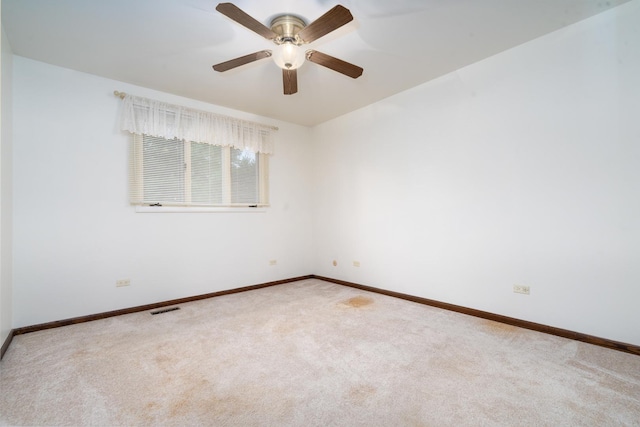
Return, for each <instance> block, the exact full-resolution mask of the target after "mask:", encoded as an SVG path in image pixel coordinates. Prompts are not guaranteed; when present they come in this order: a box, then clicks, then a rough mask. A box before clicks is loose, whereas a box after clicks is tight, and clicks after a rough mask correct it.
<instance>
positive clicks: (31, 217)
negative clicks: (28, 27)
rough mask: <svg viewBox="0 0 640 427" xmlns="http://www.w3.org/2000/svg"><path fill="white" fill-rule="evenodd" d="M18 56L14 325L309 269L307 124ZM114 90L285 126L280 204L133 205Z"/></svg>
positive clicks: (274, 182)
mask: <svg viewBox="0 0 640 427" xmlns="http://www.w3.org/2000/svg"><path fill="white" fill-rule="evenodd" d="M13 61H14V77H13V79H14V111H13V114H14V159H13V160H14V209H15V210H14V214H15V216H14V240H13V243H14V306H13V310H14V316H13V323H14V324H13V327H14V328H15V327H21V326H25V325H33V324H37V323H41V322H48V321H53V320H60V319H65V318H69V317H75V316H81V315H87V314H93V313H99V312H103V311H108V310H114V309H120V308H126V307H131V306H136V305H141V304H148V303H153V302H157V301H165V300H169V299H173V298H179V297H186V296H192V295H199V294H204V293H209V292H215V291H219V290H226V289H231V288H235V287H240V286H246V285H253V284H258V283H263V282H267V281H272V280H279V279H285V278H291V277H297V276H300V275H306V274H310V273H311V271H312V269H313V268H312V265H313V264H312V262H313V260H312V251H311V247H312V241H311V236H312V232H311V225H312V216H311V203H310V200H311V199H310V195H309V187H310V186H311V178H312V176H311V172H310V170H311V160H310V156H309V154H310V144H309V142H308V139H309V135H310V134H309V129H307V128H304V127H300V126H295V125H291V124H287V123H282V122H277V121H274V120H270V119H266V118H262V117H255V116H252V115H249V114H246V113H242V112H237V111H231V110H227V109H223V108H221V107H216V106H213V105H209V104H205V103H201V102H196V101H193V100H189V99H185V98H180V97H177V96H173V95H169V94H165V93H160V92H155V91H152V90H149V89H144V88H141V87H136V86H132V85H129V84H125V83H122V82H117V81H112V80H107V79H104V78H100V77H96V76H92V75H88V74H83V73H79V72H75V71H71V70H68V69H63V68H58V67H54V66H51V65H47V64H44V63H41V62H36V61H33V60H29V59H26V58H22V57H19V56H14V58H13ZM114 90H119V91H125V92H128V93H131V94H134V95H139V96H145V97H150V98H155V99H160V100H163V101H166V102H172V103H176V104H181V105H186V106H188V107H192V108H199V109H203V110H208V111H213V112H216V113H221V114H228V115H233V116H235V117H240V118H244V119H248V120H255V121H259V122H262V123H267V124H273V125H276V126H279V127H280V130H279V132H278V134H277V143H276V153H275V155H273V156H272V158H271V160H270V170H271V176H270V178H271V179H270V188H271V193H270V196H271V197H270V201H271V205H272V206H271V208H269V209H268V210H267V212H265V213H200V214H176V213H173V214H170V213H164V214H149V213H135V212H134V209H133V207H131V206H130V205H129V203H128V200H127V172H128V169H127V164H128V163H127V161H128V158H127V147H128V141H129V135H128V134H126V133H123V132H121V131H119V130H118V126H117V122H118V114H119V108H120V105H121V101H120V99H118V98H116V97H115V96H114V95H113V91H114ZM272 259H277V262H278V264H277V265H276V266H269V260H272ZM125 278H128V279H130V280H131V286H130V287H124V288H116V287H115V281H116V280H117V279H125Z"/></svg>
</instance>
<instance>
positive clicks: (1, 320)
mask: <svg viewBox="0 0 640 427" xmlns="http://www.w3.org/2000/svg"><path fill="white" fill-rule="evenodd" d="M0 39H1V44H0V46H1V47H0V345H2V344H3V343H4V341H5V339H6V338H7V336H8V335H9V332H10V331H11V329H12V325H11V316H12V312H13V310H12V270H13V268H12V240H13V238H12V235H13V231H12V218H13V215H12V208H13V205H12V132H11V129H12V114H11V113H12V96H11V94H12V87H11V86H12V75H13V73H12V69H13V61H12V59H13V56H12V52H11V46H10V45H9V42H8V40H7V36H6V34H5V33H4V29H0Z"/></svg>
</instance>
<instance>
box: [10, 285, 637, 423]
mask: <svg viewBox="0 0 640 427" xmlns="http://www.w3.org/2000/svg"><path fill="white" fill-rule="evenodd" d="M0 425H96V426H98V425H105V426H106V425H109V426H138V425H139V426H144V425H154V426H158V425H167V426H172V425H175V426H178V425H179V426H189V425H193V426H200V425H202V426H205V425H206V426H454V425H455V426H462V425H473V426H605V425H607V426H608V425H616V426H617V425H629V426H632V425H636V426H637V425H640V357H638V356H635V355H631V354H626V353H622V352H617V351H614V350H609V349H606V348H601V347H597V346H593V345H589V344H585V343H581V342H577V341H571V340H568V339H564V338H559V337H555V336H551V335H546V334H542V333H538V332H534V331H529V330H525V329H520V328H516V327H512V326H507V325H504V324H500V323H496V322H492V321H488V320H483V319H479V318H475V317H470V316H466V315H463V314H459V313H454V312H449V311H446V310H441V309H437V308H433V307H428V306H424V305H420V304H416V303H413V302H409V301H404V300H400V299H396V298H392V297H388V296H384V295H379V294H374V293H369V292H365V291H361V290H358V289H353V288H349V287H345V286H341V285H336V284H333V283H328V282H323V281H320V280H315V279H310V280H304V281H300V282H295V283H289V284H284V285H278V286H273V287H269V288H263V289H258V290H253V291H249V292H243V293H239V294H232V295H226V296H222V297H217V298H211V299H207V300H201V301H195V302H191V303H186V304H181V305H180V310H175V311H170V312H167V313H164V314H158V315H150V313H149V312H139V313H133V314H128V315H123V316H118V317H112V318H108V319H103V320H98V321H94V322H88V323H82V324H77V325H72V326H65V327H62V328H57V329H50V330H45V331H40V332H34V333H30V334H24V335H18V336H16V337H14V339H13V342H12V344H11V346H10V347H9V349H8V351H7V353H6V354H5V357H4V359H3V360H2V362H0Z"/></svg>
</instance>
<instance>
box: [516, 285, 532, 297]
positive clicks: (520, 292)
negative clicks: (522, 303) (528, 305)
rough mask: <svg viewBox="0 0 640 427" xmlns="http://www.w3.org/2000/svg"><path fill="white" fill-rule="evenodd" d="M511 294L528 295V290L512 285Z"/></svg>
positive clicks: (526, 287)
mask: <svg viewBox="0 0 640 427" xmlns="http://www.w3.org/2000/svg"><path fill="white" fill-rule="evenodd" d="M513 292H515V293H516V294H525V295H529V293H530V289H529V287H528V286H526V285H513Z"/></svg>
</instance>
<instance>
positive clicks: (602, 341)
mask: <svg viewBox="0 0 640 427" xmlns="http://www.w3.org/2000/svg"><path fill="white" fill-rule="evenodd" d="M313 278H314V279H318V280H324V281H325V282H331V283H336V284H338V285H343V286H349V287H352V288H357V289H362V290H363V291H369V292H375V293H378V294H382V295H387V296H391V297H395V298H401V299H404V300H407V301H413V302H417V303H419V304H424V305H429V306H432V307H437V308H442V309H445V310H450V311H455V312H458V313H462V314H467V315H469V316H474V317H481V318H483V319H488V320H493V321H496V322H500V323H506V324H507V325H512V326H517V327H520V328H525V329H531V330H533V331H538V332H543V333H545V334H550V335H556V336H559V337H563V338H569V339H572V340H576V341H582V342H585V343H588V344H593V345H597V346H600V347H606V348H610V349H613V350H618V351H623V352H625V353H631V354H635V355H638V356H640V346H637V345H633V344H627V343H623V342H619V341H613V340H610V339H606V338H600V337H594V336H592V335H587V334H583V333H580V332H574V331H569V330H567V329H561V328H556V327H554V326H547V325H542V324H540V323H534V322H529V321H527V320H521V319H516V318H513V317H508V316H503V315H501V314H494V313H489V312H487V311H482V310H476V309H473V308H467V307H462V306H460V305H454V304H449V303H446V302H440V301H436V300H432V299H427V298H422V297H417V296H413V295H408V294H403V293H400V292H394V291H388V290H386V289H380V288H374V287H372V286H366V285H360V284H357V283H352V282H347V281H344V280H338V279H332V278H330V277H323V276H317V275H313Z"/></svg>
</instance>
